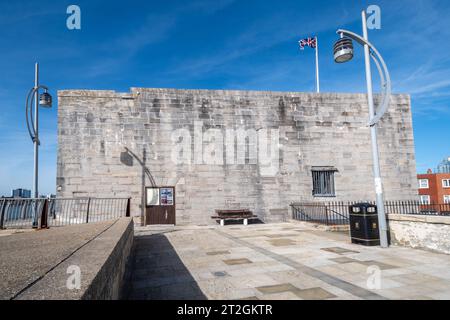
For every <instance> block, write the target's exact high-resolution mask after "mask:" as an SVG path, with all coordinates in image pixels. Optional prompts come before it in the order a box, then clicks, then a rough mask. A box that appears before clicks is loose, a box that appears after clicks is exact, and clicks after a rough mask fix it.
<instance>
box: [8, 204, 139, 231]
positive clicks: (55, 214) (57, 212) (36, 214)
mask: <svg viewBox="0 0 450 320" xmlns="http://www.w3.org/2000/svg"><path fill="white" fill-rule="evenodd" d="M130 200H131V199H130V198H49V199H45V198H39V199H13V198H3V199H0V229H20V228H48V227H58V226H67V225H72V224H81V223H90V222H99V221H105V220H112V219H117V218H120V217H124V216H130Z"/></svg>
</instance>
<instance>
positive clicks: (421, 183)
mask: <svg viewBox="0 0 450 320" xmlns="http://www.w3.org/2000/svg"><path fill="white" fill-rule="evenodd" d="M428 188H429V185H428V179H419V189H428Z"/></svg>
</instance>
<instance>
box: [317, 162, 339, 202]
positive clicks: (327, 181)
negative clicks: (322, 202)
mask: <svg viewBox="0 0 450 320" xmlns="http://www.w3.org/2000/svg"><path fill="white" fill-rule="evenodd" d="M336 171H337V170H336V169H335V168H333V167H313V168H312V179H313V196H314V197H335V196H336V191H335V187H334V173H335V172H336Z"/></svg>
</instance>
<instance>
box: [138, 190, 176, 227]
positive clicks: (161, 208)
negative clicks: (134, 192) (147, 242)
mask: <svg viewBox="0 0 450 320" xmlns="http://www.w3.org/2000/svg"><path fill="white" fill-rule="evenodd" d="M145 198H146V199H145V203H146V206H145V224H146V225H151V224H173V225H175V187H148V188H145Z"/></svg>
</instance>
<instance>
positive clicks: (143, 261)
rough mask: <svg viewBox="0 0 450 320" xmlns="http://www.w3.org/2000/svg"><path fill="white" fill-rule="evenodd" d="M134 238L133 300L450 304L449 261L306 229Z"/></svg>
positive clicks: (184, 230)
mask: <svg viewBox="0 0 450 320" xmlns="http://www.w3.org/2000/svg"><path fill="white" fill-rule="evenodd" d="M135 235H136V237H135V245H136V246H135V258H134V259H135V267H134V272H133V279H132V292H131V295H130V297H129V298H130V299H283V300H284V299H450V256H449V255H443V254H435V253H431V252H427V251H422V250H416V249H409V248H404V247H395V246H394V247H391V248H389V249H381V248H378V247H374V248H370V247H363V246H359V245H353V244H351V243H350V241H349V237H348V236H347V235H344V234H339V233H333V232H326V231H320V230H317V229H315V228H313V227H311V225H308V224H304V223H281V224H267V225H263V224H259V225H249V226H246V227H244V226H240V225H230V226H226V227H219V226H218V227H215V226H214V227H166V228H162V227H145V228H139V227H138V228H137V229H136V232H135ZM377 273H378V274H379V275H380V277H379V278H377V277H376V275H377ZM377 279H380V281H379V282H377ZM377 283H379V284H380V287H379V289H377V287H376V286H377Z"/></svg>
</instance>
